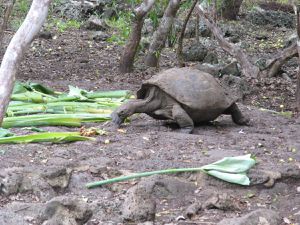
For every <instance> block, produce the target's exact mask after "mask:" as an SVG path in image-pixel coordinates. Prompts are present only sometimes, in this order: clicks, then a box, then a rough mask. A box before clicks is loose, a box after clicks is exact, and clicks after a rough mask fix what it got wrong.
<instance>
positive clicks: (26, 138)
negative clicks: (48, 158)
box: [0, 132, 95, 144]
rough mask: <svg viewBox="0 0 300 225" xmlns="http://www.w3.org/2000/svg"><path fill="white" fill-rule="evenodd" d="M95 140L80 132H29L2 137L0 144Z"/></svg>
mask: <svg viewBox="0 0 300 225" xmlns="http://www.w3.org/2000/svg"><path fill="white" fill-rule="evenodd" d="M86 140H95V139H94V138H91V137H85V136H81V135H80V133H79V132H45V133H38V134H29V135H22V136H13V137H3V138H0V144H22V143H39V142H53V143H61V142H73V141H86Z"/></svg>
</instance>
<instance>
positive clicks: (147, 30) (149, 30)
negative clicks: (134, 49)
mask: <svg viewBox="0 0 300 225" xmlns="http://www.w3.org/2000/svg"><path fill="white" fill-rule="evenodd" d="M153 32H154V27H153V22H152V20H151V19H150V18H147V19H145V21H144V26H143V29H142V33H143V34H144V35H147V34H153ZM143 37H144V36H143Z"/></svg>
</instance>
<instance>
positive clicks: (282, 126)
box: [0, 30, 300, 225]
mask: <svg viewBox="0 0 300 225" xmlns="http://www.w3.org/2000/svg"><path fill="white" fill-rule="evenodd" d="M89 35H90V34H89V33H88V32H87V31H82V30H81V31H76V30H72V31H67V32H65V33H63V34H60V33H57V34H56V36H57V38H56V39H52V40H45V39H36V40H35V41H34V43H33V44H32V46H31V48H30V49H29V51H28V53H27V54H26V56H25V59H24V62H23V63H22V65H21V67H20V70H19V73H18V76H17V78H18V79H19V80H21V81H34V82H39V83H42V84H45V85H48V86H50V87H52V88H54V89H58V90H66V89H67V86H68V85H73V86H79V87H81V88H85V89H89V90H96V89H97V90H114V89H129V90H133V91H135V90H136V89H137V88H138V86H139V85H140V83H141V81H142V80H144V79H147V78H149V77H150V76H151V75H152V74H153V73H154V71H153V70H149V69H148V70H144V69H143V67H142V66H141V65H142V64H139V63H137V65H140V68H137V69H136V71H135V72H134V73H131V74H125V75H121V74H119V73H118V69H117V66H118V58H119V55H120V52H121V48H120V47H118V46H115V45H113V44H110V43H105V42H102V43H96V42H94V41H93V40H91V38H90V36H89ZM174 59H175V57H174V54H173V53H170V54H169V53H166V54H165V55H163V63H162V65H161V67H162V68H168V67H172V66H174V61H175V60H174ZM141 61H142V59H141V60H140V61H139V62H141ZM266 82H271V83H272V84H274V83H275V84H274V85H273V86H272V87H271V84H270V85H269V86H268V87H269V88H268V89H267V91H265V89H263V90H264V94H263V95H264V96H261V98H258V97H257V95H253V96H250V97H249V99H248V100H247V101H246V105H242V104H240V105H241V108H242V110H243V112H244V113H245V114H247V115H248V116H249V117H250V118H251V121H252V124H253V125H252V126H249V127H244V126H242V127H241V126H237V125H235V124H233V123H232V121H231V119H230V117H228V116H221V117H220V118H218V120H217V121H216V122H214V123H212V124H209V125H204V126H198V127H196V129H195V131H194V133H193V134H190V135H188V134H181V133H179V132H178V130H177V129H176V128H174V127H172V126H168V125H165V124H163V123H161V122H159V121H155V120H153V119H151V118H150V117H148V116H146V115H135V116H133V118H132V121H131V123H130V124H125V125H124V126H123V127H122V128H123V129H124V130H125V131H126V132H125V133H122V132H119V131H117V129H116V128H115V127H114V126H113V125H112V124H110V123H109V122H108V123H104V124H91V125H88V126H96V127H100V128H103V129H105V130H107V131H108V132H109V134H108V135H107V136H99V137H98V138H97V141H96V142H77V143H71V144H26V145H2V146H0V150H1V154H0V162H1V163H0V168H1V169H4V168H11V167H30V168H33V169H34V168H47V167H52V166H65V167H66V166H67V167H68V166H72V167H75V168H81V169H77V170H75V171H74V172H73V174H72V177H71V181H70V184H69V187H68V188H67V189H66V190H65V192H64V193H61V194H64V195H69V196H78V197H84V198H87V199H88V202H89V203H91V204H98V206H99V208H97V210H95V212H94V215H93V218H92V220H91V221H92V222H90V223H89V224H117V223H120V221H121V220H120V204H121V203H122V201H123V199H124V194H125V192H126V190H127V189H128V188H129V187H131V186H133V185H134V184H135V183H136V182H133V181H130V182H125V183H123V184H116V185H109V186H107V187H102V188H96V189H92V190H87V189H86V188H85V187H84V185H85V184H86V183H87V182H90V181H95V180H99V179H103V178H105V177H112V176H115V175H116V174H120V173H125V174H126V173H128V172H138V171H150V170H158V169H164V168H179V167H199V166H201V165H205V164H208V163H210V162H214V161H216V160H219V159H221V158H222V157H225V156H236V155H243V154H246V153H251V154H253V155H255V156H256V157H257V159H258V165H257V166H256V167H258V168H263V169H267V170H277V169H278V168H281V167H286V166H290V165H296V164H297V162H299V161H300V139H299V136H300V124H299V122H297V121H296V120H295V119H293V118H291V119H290V118H286V117H283V116H280V115H274V114H272V112H269V111H261V110H259V109H258V108H257V107H255V106H253V105H251V102H253V100H256V101H260V102H262V105H263V106H264V107H266V108H269V109H275V110H276V109H278V106H279V104H284V105H285V106H286V107H287V110H289V109H291V108H292V102H290V96H291V95H292V93H291V91H290V90H287V89H286V88H285V87H286V86H291V85H290V84H286V82H285V81H284V80H283V79H282V78H272V79H270V80H268V81H266ZM280 84H282V85H283V86H280ZM262 86H263V85H262ZM292 87H293V86H292ZM262 88H264V87H262ZM278 88H280V89H279V91H278ZM292 91H294V90H292ZM266 98H267V99H271V100H270V101H267V100H266ZM277 98H278V99H280V101H274V102H273V101H272V99H277ZM45 129H51V130H74V129H70V128H63V127H58V128H45ZM105 140H110V142H109V143H108V144H105ZM293 149H296V150H293ZM91 166H96V167H101V168H106V167H107V168H108V170H100V171H101V172H100V173H97V174H94V173H92V172H91V171H90V169H89V168H90V167H91ZM83 168H85V169H83ZM178 177H179V178H181V179H183V180H188V181H191V178H190V176H189V175H185V174H181V175H178ZM299 186H300V184H299V180H297V179H285V180H281V181H279V182H277V183H276V184H275V186H274V187H273V188H269V189H268V188H265V187H263V186H250V187H240V186H237V185H231V184H226V183H225V182H219V181H215V179H212V181H210V182H209V184H203V186H202V184H198V187H199V189H198V191H197V192H195V193H191V194H190V195H188V196H172V197H169V198H157V204H158V206H157V210H156V221H155V222H156V224H166V223H171V222H173V223H175V224H176V223H177V222H176V218H177V217H178V216H179V215H182V213H183V211H184V209H186V208H187V207H188V206H189V205H190V204H191V203H192V202H194V201H200V202H201V201H203V195H205V194H204V193H205V192H206V191H207V189H210V188H211V189H212V190H214V191H216V192H221V193H227V194H229V195H232V196H234V197H235V198H236V200H237V201H238V202H240V203H241V204H242V205H243V207H242V209H240V210H220V209H210V210H204V211H202V212H200V213H199V214H198V215H197V216H195V217H193V218H192V219H191V220H188V221H186V223H182V224H188V222H190V224H200V225H201V224H216V223H217V222H218V221H220V220H221V219H222V218H227V217H233V216H237V215H243V214H246V213H247V212H249V211H252V210H254V209H257V208H271V209H274V210H275V211H277V212H278V213H279V214H280V216H281V217H282V218H283V217H286V218H289V219H290V221H292V222H300V216H299V212H300V198H299V193H298V192H297V187H299ZM12 201H20V202H41V201H42V200H41V199H39V198H38V197H37V196H34V194H30V193H29V194H28V193H24V194H18V195H11V196H1V195H0V207H5V205H7V204H8V203H10V202H12ZM0 209H1V208H0ZM178 224H179V222H178ZM283 224H284V223H283Z"/></svg>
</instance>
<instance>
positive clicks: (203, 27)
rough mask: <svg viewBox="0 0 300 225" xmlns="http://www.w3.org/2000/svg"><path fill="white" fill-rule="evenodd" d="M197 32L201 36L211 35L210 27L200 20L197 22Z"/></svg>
mask: <svg viewBox="0 0 300 225" xmlns="http://www.w3.org/2000/svg"><path fill="white" fill-rule="evenodd" d="M199 32H200V36H202V37H210V36H211V35H212V33H211V31H210V29H208V27H207V26H206V25H205V23H204V22H200V24H199Z"/></svg>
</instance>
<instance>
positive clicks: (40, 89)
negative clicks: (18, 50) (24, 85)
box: [28, 83, 59, 95]
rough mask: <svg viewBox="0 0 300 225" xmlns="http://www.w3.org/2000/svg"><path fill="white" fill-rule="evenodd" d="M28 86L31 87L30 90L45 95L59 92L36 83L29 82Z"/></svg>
mask: <svg viewBox="0 0 300 225" xmlns="http://www.w3.org/2000/svg"><path fill="white" fill-rule="evenodd" d="M28 86H29V87H30V88H31V90H34V91H37V92H40V93H43V94H47V95H57V94H59V92H56V91H54V90H53V89H51V88H49V87H46V86H43V85H41V84H38V83H29V84H28Z"/></svg>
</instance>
